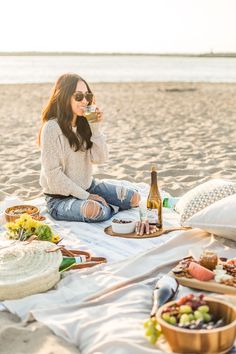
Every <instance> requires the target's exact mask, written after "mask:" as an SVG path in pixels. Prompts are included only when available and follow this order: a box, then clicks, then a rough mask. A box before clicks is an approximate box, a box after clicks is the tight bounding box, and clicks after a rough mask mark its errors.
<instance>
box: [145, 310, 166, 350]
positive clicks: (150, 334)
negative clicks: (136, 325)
mask: <svg viewBox="0 0 236 354" xmlns="http://www.w3.org/2000/svg"><path fill="white" fill-rule="evenodd" d="M143 326H144V328H145V329H146V331H145V336H146V337H147V339H148V341H149V343H151V344H153V345H154V344H156V342H157V340H158V339H159V337H160V335H161V334H162V332H161V327H160V325H159V323H158V322H157V319H156V317H152V318H149V319H148V320H147V321H145V322H144V325H143Z"/></svg>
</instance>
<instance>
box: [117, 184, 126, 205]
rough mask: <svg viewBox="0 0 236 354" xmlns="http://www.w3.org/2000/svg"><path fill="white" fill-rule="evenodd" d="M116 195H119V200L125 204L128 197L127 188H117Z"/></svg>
mask: <svg viewBox="0 0 236 354" xmlns="http://www.w3.org/2000/svg"><path fill="white" fill-rule="evenodd" d="M116 195H117V198H118V199H119V200H120V201H121V202H123V201H124V200H125V199H126V196H127V188H125V187H124V186H116Z"/></svg>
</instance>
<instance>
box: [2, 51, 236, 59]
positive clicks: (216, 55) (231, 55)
mask: <svg viewBox="0 0 236 354" xmlns="http://www.w3.org/2000/svg"><path fill="white" fill-rule="evenodd" d="M0 56H154V57H192V58H194V57H196V58H235V57H236V53H198V54H192V53H171V54H169V53H163V54H162V53H161V54H160V53H91V52H36V51H35V52H34V51H33V52H30V51H25V52H0Z"/></svg>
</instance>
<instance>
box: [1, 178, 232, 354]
mask: <svg viewBox="0 0 236 354" xmlns="http://www.w3.org/2000/svg"><path fill="white" fill-rule="evenodd" d="M141 187H142V188H143V189H142V188H140V190H141V191H142V194H143V195H145V193H146V191H147V187H146V186H145V185H142V186H141ZM145 188H146V189H145ZM30 202H31V204H32V203H33V204H36V205H39V206H43V200H42V199H37V200H34V201H30ZM43 213H44V212H43ZM123 213H125V216H127V215H132V216H135V215H136V214H137V213H138V211H137V210H131V211H128V212H122V213H120V215H119V216H122V215H123ZM164 220H165V224H166V225H169V226H175V225H177V224H178V215H176V213H174V212H172V211H170V210H166V209H164ZM51 223H52V226H53V227H56V228H58V232H60V234H61V236H62V237H63V238H64V241H65V244H70V245H72V246H73V247H76V248H77V247H79V248H81V249H82V248H84V249H89V250H90V251H93V252H94V253H95V254H97V255H99V256H105V257H107V258H108V260H109V263H108V264H102V265H99V266H97V267H94V268H89V269H85V270H79V271H70V272H68V273H67V274H66V275H65V277H64V278H63V279H62V280H61V281H60V282H59V283H58V285H57V287H56V288H55V289H53V290H50V291H48V292H47V293H42V294H36V295H32V296H28V297H26V298H23V299H20V300H12V301H5V302H3V305H4V306H5V307H6V308H7V309H8V310H9V311H10V312H12V313H14V314H17V315H18V316H19V317H21V319H22V320H27V319H30V318H32V317H33V318H34V319H36V320H38V321H40V322H42V323H44V324H45V325H47V326H48V327H50V328H51V329H52V330H53V332H54V333H55V334H57V335H58V336H60V337H63V338H64V339H66V340H67V341H69V342H71V343H74V344H75V345H77V347H78V349H79V351H80V352H81V353H82V354H98V353H101V354H110V353H112V354H130V353H135V354H139V353H140V354H141V353H150V354H151V353H164V352H170V349H169V348H168V346H167V345H166V343H165V342H159V343H158V347H156V348H155V347H153V346H151V345H149V343H148V342H147V340H146V338H145V337H144V329H143V322H144V320H145V319H147V318H148V316H149V314H150V309H151V305H152V290H153V288H154V285H155V282H156V281H157V279H159V278H160V277H161V276H162V275H163V274H165V273H167V272H169V270H170V269H171V268H172V267H173V264H175V263H176V262H177V261H178V260H179V259H181V258H182V257H184V256H186V255H187V254H189V250H190V249H191V250H192V251H193V252H197V251H199V250H202V248H205V247H206V248H208V247H209V245H211V248H214V249H216V250H218V251H219V253H220V254H227V253H229V252H231V251H232V250H231V249H229V247H227V246H226V245H225V244H224V241H222V240H219V239H217V240H216V239H214V237H212V236H211V235H209V234H207V233H205V232H202V231H200V230H191V231H184V232H182V231H176V232H172V233H171V234H168V235H163V236H161V237H157V238H151V239H141V240H136V239H135V240H130V239H125V238H113V237H111V236H108V235H106V234H105V233H104V232H103V229H104V227H105V226H107V225H109V221H108V222H105V223H99V224H84V223H73V222H71V223H65V222H60V223H57V225H56V224H54V221H52V220H51ZM53 224H54V225H53ZM233 251H234V253H235V249H234V250H233ZM186 291H189V289H186V288H183V287H181V289H180V293H179V296H181V295H182V294H183V293H184V292H186ZM191 291H192V290H191Z"/></svg>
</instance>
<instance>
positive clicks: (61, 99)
mask: <svg viewBox="0 0 236 354" xmlns="http://www.w3.org/2000/svg"><path fill="white" fill-rule="evenodd" d="M92 103H93V104H94V103H95V100H94V96H93V93H92V92H91V90H90V88H89V85H88V84H87V82H86V81H85V80H84V79H82V78H81V77H80V76H78V75H76V74H65V75H62V76H61V77H60V78H59V79H58V80H57V82H56V84H55V86H54V89H53V92H52V94H51V97H50V98H49V101H48V103H47V105H46V106H45V108H44V110H43V113H42V124H43V125H42V128H41V130H40V133H39V143H40V147H41V163H42V168H41V175H40V184H41V186H42V188H43V192H44V194H45V196H46V202H47V207H48V211H49V213H50V214H51V216H52V217H53V218H54V219H57V220H68V221H84V222H98V221H104V220H107V219H109V218H110V217H111V216H112V215H113V214H115V212H117V211H118V210H126V209H130V208H132V207H136V206H138V204H139V200H140V195H139V193H138V192H137V191H135V189H128V188H125V187H123V186H116V185H113V184H111V183H107V182H103V181H100V180H98V179H95V178H93V176H92V165H93V163H95V164H103V163H105V162H106V160H107V157H108V152H107V145H106V140H105V136H104V135H103V133H102V131H101V122H102V120H103V113H102V112H101V111H100V109H99V108H98V107H97V108H96V117H95V121H93V122H88V120H87V119H86V118H85V117H84V109H85V107H86V106H88V105H91V104H92Z"/></svg>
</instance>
